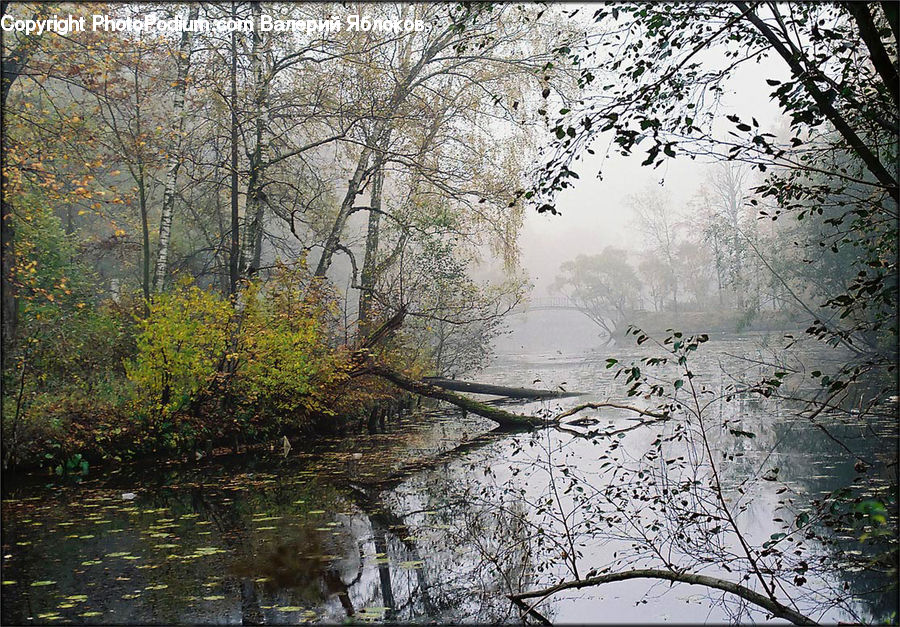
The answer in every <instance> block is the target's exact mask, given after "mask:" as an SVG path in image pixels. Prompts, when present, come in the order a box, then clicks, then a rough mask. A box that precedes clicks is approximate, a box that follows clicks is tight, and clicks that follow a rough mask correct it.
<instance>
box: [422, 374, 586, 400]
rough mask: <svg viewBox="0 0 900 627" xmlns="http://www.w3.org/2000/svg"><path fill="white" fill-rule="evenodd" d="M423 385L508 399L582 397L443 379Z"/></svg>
mask: <svg viewBox="0 0 900 627" xmlns="http://www.w3.org/2000/svg"><path fill="white" fill-rule="evenodd" d="M422 380H423V381H424V382H425V383H429V384H431V385H434V386H437V387H439V388H443V389H445V390H452V391H454V392H469V393H471V394H493V395H495V396H509V397H510V398H565V397H567V396H583V395H584V392H566V391H565V390H532V389H530V388H514V387H508V386H505V385H491V384H489V383H474V382H470V381H457V380H456V379H445V378H443V377H423V379H422Z"/></svg>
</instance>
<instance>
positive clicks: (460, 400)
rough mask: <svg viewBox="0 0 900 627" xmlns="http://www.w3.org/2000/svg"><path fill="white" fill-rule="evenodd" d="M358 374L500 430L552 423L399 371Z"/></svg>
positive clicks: (377, 367) (368, 370) (376, 368)
mask: <svg viewBox="0 0 900 627" xmlns="http://www.w3.org/2000/svg"><path fill="white" fill-rule="evenodd" d="M359 374H371V375H375V376H377V377H381V378H382V379H386V380H387V381H390V382H391V383H393V384H394V385H396V386H397V387H401V388H403V389H404V390H406V391H408V392H413V393H414V394H420V395H422V396H428V397H430V398H436V399H438V400H440V401H446V402H448V403H450V404H452V405H456V406H457V407H459V408H460V409H464V410H466V411H469V412H472V413H473V414H476V415H478V416H482V417H484V418H487V419H488V420H493V421H494V422H496V423H497V424H498V425H499V426H500V428H501V429H510V430H518V429H534V428H536V427H546V426H549V425H552V424H554V421H553V420H545V419H543V418H537V417H535V416H524V415H522V414H516V413H513V412H509V411H505V410H502V409H499V408H497V407H492V406H490V405H487V404H485V403H480V402H478V401H475V400H472V399H471V398H468V397H466V396H462V395H460V394H454V393H453V392H451V391H449V390H445V389H444V388H440V387H438V386H436V385H432V384H431V383H427V382H425V381H417V380H416V379H410V378H409V377H407V376H406V375H405V374H403V373H401V372H397V371H396V370H393V369H391V368H387V367H385V366H381V365H378V364H371V365H369V366H367V367H366V368H365V369H364V370H362V371H360V372H359Z"/></svg>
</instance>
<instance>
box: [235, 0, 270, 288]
mask: <svg viewBox="0 0 900 627" xmlns="http://www.w3.org/2000/svg"><path fill="white" fill-rule="evenodd" d="M252 9H253V22H254V24H257V26H258V24H259V20H260V14H261V8H260V5H259V4H258V3H254V4H253V5H252ZM250 55H251V57H250V60H251V72H252V74H253V83H254V104H255V107H254V110H255V112H256V121H255V133H254V135H255V138H254V139H255V145H254V147H253V153H252V154H251V155H250V176H249V178H248V180H247V203H246V206H245V208H244V240H243V244H242V246H241V276H243V277H249V276H251V275H252V274H253V273H255V272H256V271H257V270H259V266H260V260H261V257H262V235H263V228H262V227H263V209H264V207H263V198H264V195H263V193H262V182H263V175H264V169H265V166H266V163H265V158H266V150H265V137H264V135H265V130H266V113H265V111H266V100H267V99H268V87H267V83H266V81H265V80H264V77H263V64H262V58H261V57H262V37H261V36H260V35H259V28H258V27H257V28H255V29H254V31H253V47H252V49H251V52H250Z"/></svg>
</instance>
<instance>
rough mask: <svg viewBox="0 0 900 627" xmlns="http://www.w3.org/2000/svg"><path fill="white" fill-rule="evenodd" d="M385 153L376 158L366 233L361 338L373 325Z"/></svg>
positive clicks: (361, 304) (361, 286)
mask: <svg viewBox="0 0 900 627" xmlns="http://www.w3.org/2000/svg"><path fill="white" fill-rule="evenodd" d="M383 167H384V153H378V156H377V157H375V165H374V169H375V172H374V175H373V176H374V179H373V181H372V197H371V200H370V202H369V205H370V207H371V210H370V211H369V226H368V230H367V231H366V255H365V259H364V260H363V267H362V273H361V274H360V279H359V280H360V286H359V289H360V292H359V314H358V322H357V329H358V333H359V336H360V337H365V336H366V335H367V334H368V332H369V329H370V327H371V325H372V319H371V318H372V301H373V297H374V290H375V282H376V279H377V276H376V266H377V264H378V228H379V222H380V220H381V213H380V212H381V190H382V186H383V185H384V169H383Z"/></svg>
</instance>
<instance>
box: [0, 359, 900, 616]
mask: <svg viewBox="0 0 900 627" xmlns="http://www.w3.org/2000/svg"><path fill="white" fill-rule="evenodd" d="M739 348H740V347H739V346H738V345H735V344H727V343H720V345H719V346H718V347H717V350H716V351H712V352H711V353H710V356H709V357H708V358H707V359H706V361H704V362H702V364H701V365H700V366H698V367H697V372H698V373H699V375H700V376H703V377H706V379H707V381H708V382H709V384H710V385H719V386H725V385H728V384H729V382H730V380H731V379H730V378H729V376H728V375H727V374H723V372H726V373H727V372H728V368H727V367H726V368H725V369H724V371H723V368H722V366H723V360H724V361H727V359H726V358H723V355H724V354H726V353H729V352H736V351H737V350H738V349H739ZM638 354H639V353H637V352H632V353H631V354H630V355H629V354H628V353H627V351H622V354H620V355H619V357H620V358H621V360H622V361H625V360H627V359H629V358H630V357H633V356H637V355H638ZM605 357H606V356H605V355H604V356H603V357H602V358H601V357H600V356H597V357H584V358H581V359H571V358H570V359H566V360H557V361H550V362H541V361H540V360H535V359H533V358H529V359H527V360H516V359H510V360H508V361H507V362H505V363H503V364H497V365H496V366H495V367H494V368H493V369H492V370H491V371H490V372H489V373H488V375H487V377H490V378H491V379H493V380H495V381H497V382H498V383H508V384H515V383H521V382H522V381H532V380H534V379H541V380H542V381H543V386H544V387H550V386H552V385H556V384H561V383H563V382H567V383H568V385H569V387H572V388H576V387H577V388H579V389H589V390H594V398H604V397H605V396H606V395H607V394H608V393H609V391H610V390H612V389H614V387H615V385H616V384H615V382H614V381H612V378H611V377H612V373H611V372H610V371H609V370H607V369H606V368H605ZM724 365H725V366H728V365H730V366H732V367H738V366H739V362H729V363H725V364H724ZM732 372H733V370H732ZM487 377H485V378H487ZM582 400H583V399H582ZM573 402H574V401H573ZM553 409H554V408H553V407H551V406H548V405H542V404H540V403H531V404H526V405H524V406H523V408H522V411H539V410H545V411H551V410H553ZM791 409H792V408H791V407H788V406H787V405H786V404H785V403H784V402H774V401H772V402H766V403H758V402H756V401H755V400H754V399H750V398H747V399H738V400H737V401H736V402H734V403H731V404H727V405H725V406H723V407H722V408H721V409H720V411H721V412H726V413H723V414H721V415H718V416H717V419H718V420H720V421H721V420H726V419H729V420H730V419H734V420H735V421H738V422H735V424H736V425H739V426H740V427H741V428H743V429H747V430H752V431H753V432H754V433H755V434H756V437H755V438H752V439H750V438H745V439H738V440H735V438H733V437H729V436H728V434H727V433H725V432H723V433H717V434H713V435H714V437H713V441H714V445H715V447H716V449H717V450H718V451H719V452H720V453H721V454H723V455H725V456H726V458H725V460H726V461H725V462H724V463H723V464H722V466H721V467H722V469H723V482H724V483H726V484H727V485H728V486H729V490H734V491H735V492H734V498H735V499H736V500H735V508H736V511H737V510H741V511H742V513H741V514H740V516H741V523H742V525H744V526H745V527H746V528H747V529H748V534H749V536H750V537H751V539H752V540H753V541H754V542H756V543H761V542H763V541H765V540H766V539H767V538H768V536H769V535H770V534H772V533H774V532H775V530H776V529H777V528H778V525H777V524H776V523H775V522H773V519H772V518H773V513H772V512H774V511H776V510H777V509H778V508H779V507H782V504H780V503H779V501H781V500H784V499H785V498H786V495H787V496H791V495H793V496H795V497H796V500H797V502H801V501H803V500H808V498H809V497H812V498H817V497H821V496H823V495H827V493H829V492H830V491H832V490H834V489H835V488H837V487H840V486H844V485H853V483H854V480H857V479H858V478H859V476H860V472H859V471H858V470H857V469H856V468H855V467H854V463H853V460H852V459H850V460H848V457H847V455H846V451H845V450H843V449H842V448H841V446H840V445H839V444H838V443H837V442H836V441H835V439H834V438H837V439H838V440H840V441H842V442H843V441H847V442H852V443H853V446H854V450H856V451H857V452H858V454H859V455H861V456H864V457H865V458H866V459H869V460H870V462H871V466H870V467H869V468H867V470H866V472H867V473H869V474H868V475H867V476H870V477H871V476H873V475H875V476H880V477H881V480H883V481H886V480H888V479H890V475H889V474H888V475H882V474H880V473H885V472H887V471H886V466H885V464H884V463H883V462H879V459H881V457H880V456H882V455H883V453H884V451H892V450H894V448H893V441H891V440H886V439H881V438H876V437H872V433H871V431H872V430H874V431H875V432H876V433H879V434H884V433H893V432H894V430H895V425H893V424H892V421H891V420H889V419H888V418H885V424H881V425H878V424H876V425H868V426H866V427H865V428H864V429H861V428H860V427H859V426H858V425H850V424H844V423H840V422H839V421H838V422H836V423H835V424H827V427H828V430H829V432H830V435H831V436H834V437H829V436H827V435H826V434H825V433H823V432H822V430H821V429H819V428H817V427H814V426H812V425H810V424H809V423H808V422H804V421H803V420H798V419H796V418H794V417H793V416H794V414H793V412H792V411H791ZM728 412H731V413H728ZM629 418H630V417H629V416H627V415H618V414H603V415H602V416H601V417H600V423H599V424H598V425H597V426H598V427H604V426H606V425H607V423H611V424H612V425H614V426H619V427H621V426H622V425H623V424H627V423H623V421H626V420H628V419H629ZM488 428H489V425H487V424H485V423H484V422H481V421H479V420H477V419H474V418H471V417H469V418H466V419H463V418H461V417H460V416H459V415H457V414H453V413H446V414H434V415H432V416H430V417H429V418H428V419H427V420H426V419H422V418H421V417H407V418H405V419H404V422H402V423H399V424H394V425H391V426H390V429H391V432H390V433H388V434H381V435H376V436H359V437H358V438H356V439H353V440H341V441H334V442H327V443H325V444H323V445H322V446H320V447H317V448H316V449H312V450H306V451H304V452H301V453H298V454H293V455H291V456H290V457H288V458H287V459H280V458H279V457H277V456H268V455H260V456H258V457H252V456H244V457H241V458H236V459H218V460H216V461H214V462H209V463H206V464H204V465H200V466H179V465H168V466H164V467H161V468H145V469H140V468H131V469H127V470H126V469H122V470H120V471H119V472H112V473H110V474H107V475H105V476H103V477H100V478H94V479H91V480H89V481H86V482H85V483H84V484H82V485H78V486H67V487H54V488H47V489H41V488H38V487H35V486H33V485H32V486H30V487H28V488H27V489H22V490H20V491H19V492H12V493H10V494H8V495H7V498H5V499H4V501H3V523H4V524H3V528H2V536H3V537H2V541H3V604H2V620H3V623H5V624H10V623H12V624H19V623H26V622H30V623H52V622H76V623H78V622H81V623H84V622H87V623H208V622H225V623H245V624H272V623H282V624H296V623H300V622H342V621H345V620H348V619H349V620H352V621H396V622H427V621H439V622H487V623H490V622H518V621H519V620H520V614H521V610H520V608H517V607H516V606H514V605H513V604H511V603H510V602H509V600H508V599H507V596H506V595H508V594H511V593H514V592H518V591H522V590H527V589H533V588H537V587H540V586H543V585H547V584H548V583H553V582H556V581H559V580H560V579H563V578H572V577H573V576H574V575H575V571H578V575H580V576H585V575H586V574H587V573H588V572H589V571H590V570H591V569H593V568H598V567H601V566H604V565H610V564H615V563H616V562H619V563H620V564H640V563H642V562H641V560H643V559H645V555H644V554H643V553H641V552H640V551H639V550H638V548H637V547H635V546H634V543H633V537H632V536H633V535H634V534H635V533H636V529H642V530H644V531H647V530H652V529H653V528H654V524H655V523H656V522H658V521H660V520H661V518H660V516H659V514H658V513H656V511H655V510H652V509H650V508H648V509H646V510H644V511H641V510H640V509H639V508H637V507H635V508H633V509H631V510H626V511H616V510H615V509H614V508H611V506H610V505H609V503H606V504H602V503H600V504H598V505H597V506H596V508H594V509H590V508H588V509H583V508H582V509H578V507H576V505H577V502H576V500H575V498H574V496H575V495H576V493H575V492H572V491H570V492H569V493H566V490H567V489H570V483H569V477H567V476H563V475H559V474H557V475H555V476H552V477H551V476H550V475H548V467H547V466H546V464H544V463H543V461H544V460H546V458H547V456H548V455H552V456H553V458H554V459H560V460H566V461H567V462H568V463H569V465H570V466H571V467H572V468H574V469H577V470H578V472H579V473H581V474H582V475H583V476H585V477H588V478H589V479H588V480H589V482H591V483H592V484H594V485H598V486H602V485H608V484H609V482H610V480H611V478H612V477H613V474H612V473H614V472H615V465H607V466H604V465H603V464H604V463H606V462H607V461H610V460H612V459H613V458H614V457H615V456H614V455H613V456H612V457H611V456H610V451H609V449H613V453H615V454H617V455H619V454H621V458H620V459H619V460H618V461H619V463H620V465H622V467H626V466H627V465H628V463H630V462H628V459H627V458H628V457H629V456H631V457H632V458H633V457H634V456H636V455H640V454H643V452H644V451H646V450H647V449H648V447H649V445H650V444H651V441H652V440H653V438H655V437H657V436H658V435H660V434H661V433H666V432H669V433H670V432H671V431H666V429H669V430H670V429H671V428H672V426H671V425H665V426H663V425H660V428H659V429H656V428H654V429H647V430H636V431H633V432H629V433H628V435H627V437H624V438H621V439H619V438H616V439H615V441H616V442H618V444H615V445H614V446H613V445H610V444H609V443H608V442H605V441H604V442H602V443H598V444H594V443H591V442H590V441H588V440H584V439H579V438H573V437H571V436H570V435H568V434H564V433H559V432H549V431H545V432H540V433H537V434H517V435H502V436H499V437H498V436H496V435H488V436H484V437H476V438H471V437H470V436H469V434H472V433H478V432H483V431H485V430H486V429H488ZM295 449H302V446H301V445H300V444H299V443H298V444H297V445H296V446H295ZM617 451H618V452H617ZM773 468H778V469H779V470H778V477H777V478H778V481H771V482H770V481H766V480H763V479H762V478H763V476H764V475H765V474H766V473H769V472H771V471H772V469H773ZM893 472H896V466H894V467H893ZM616 476H619V475H616ZM751 479H753V480H751ZM554 482H555V486H554ZM10 484H11V482H10V481H7V482H6V486H7V487H10ZM865 484H866V485H868V486H871V485H872V482H871V481H870V480H867V481H866V482H865ZM649 486H650V483H649V479H648V480H646V481H644V482H643V483H639V484H625V485H624V486H623V490H625V491H626V492H627V491H628V490H645V491H646V490H648V489H649ZM751 486H752V489H751ZM781 486H784V487H787V489H788V492H782V493H779V492H778V490H780V489H781ZM738 488H741V489H743V490H744V493H743V494H741V493H740V492H738V491H737V489H738ZM572 490H574V488H572ZM125 492H134V493H136V494H137V497H136V498H135V499H134V500H125V499H123V498H122V494H123V493H125ZM554 492H555V493H556V496H554ZM35 494H37V496H34V495H35ZM634 502H635V504H638V503H639V500H638V499H635V501H634ZM791 513H792V514H794V515H796V512H793V511H792V512H791ZM714 524H715V523H709V525H710V527H712V526H714ZM670 531H671V530H670ZM625 532H627V533H625ZM567 535H568V536H570V537H569V538H567V537H566V536H567ZM833 535H834V537H835V538H836V540H837V541H836V543H835V544H834V545H833V546H830V547H824V546H820V545H819V544H817V543H816V542H812V541H811V542H810V546H809V547H808V548H809V551H811V552H812V553H814V554H815V555H817V556H818V557H821V558H823V560H824V561H823V562H821V564H822V566H821V568H819V567H817V568H812V567H811V568H810V571H815V572H814V573H813V572H811V574H809V575H806V577H807V578H808V579H809V580H810V582H813V581H814V579H813V576H816V577H818V579H816V580H815V583H816V586H815V592H816V593H820V592H823V591H826V590H827V589H833V590H836V591H838V592H840V593H842V594H843V595H844V596H845V597H847V598H848V599H849V600H848V602H847V604H846V606H845V607H843V608H842V607H835V608H830V609H828V610H827V611H826V612H825V613H824V614H823V618H824V619H825V620H830V621H834V620H848V619H849V620H852V619H853V618H854V616H855V615H857V616H860V617H862V618H876V619H877V618H881V617H884V616H886V615H887V614H889V613H890V612H891V611H894V610H895V609H896V603H895V602H893V601H892V600H891V599H890V597H887V596H885V595H883V594H881V595H879V594H877V593H871V592H870V591H871V590H873V589H878V588H879V587H880V586H882V585H883V584H884V578H879V577H878V576H877V574H873V573H872V572H868V571H867V572H864V573H854V572H852V571H849V570H846V569H845V570H842V569H840V568H835V563H834V561H833V559H832V558H834V557H835V556H837V555H840V554H842V553H846V552H847V551H853V550H856V549H855V548H854V547H856V546H857V545H858V544H859V543H858V535H856V536H854V535H852V534H851V533H850V532H849V531H847V530H843V531H842V530H840V529H835V530H833ZM709 537H712V535H710V536H709ZM701 540H703V538H702V537H692V538H687V539H686V540H685V543H684V544H685V545H690V544H691V543H694V545H696V544H697V543H698V542H700V541H701ZM694 548H696V546H695V547H694ZM707 548H709V549H710V550H711V553H712V554H714V555H717V556H719V557H720V558H721V557H722V556H725V555H727V554H728V553H729V552H733V547H731V546H728V545H727V543H726V544H725V545H716V546H713V547H707ZM712 549H715V550H712ZM716 551H718V553H716ZM671 559H674V558H671ZM829 560H831V561H829ZM705 568H707V569H708V571H707V572H716V569H720V568H721V564H709V565H706V566H705ZM811 585H812V584H811V583H810V586H811ZM807 587H809V586H807ZM721 601H722V600H721V599H719V598H717V597H715V596H714V595H710V594H709V593H707V592H706V591H705V590H703V589H699V588H692V587H686V586H675V587H674V588H671V589H670V587H669V586H668V584H665V585H662V586H660V585H654V584H652V583H647V582H623V583H620V584H616V585H614V586H611V587H609V588H604V589H597V590H590V591H582V592H579V593H577V594H570V595H561V596H560V597H559V598H554V599H553V600H552V601H551V602H550V603H549V604H545V605H543V606H541V612H542V613H543V614H544V615H545V616H546V617H547V618H550V619H552V620H569V621H592V622H593V621H611V622H624V621H642V620H645V619H646V617H647V614H646V613H645V612H644V611H642V610H639V609H636V607H635V606H636V605H642V606H643V605H644V604H647V605H649V606H651V607H652V611H653V614H652V615H653V617H655V618H658V619H665V618H669V619H671V620H676V621H680V622H690V621H694V622H700V621H708V620H712V621H722V620H729V619H730V618H733V617H734V615H733V614H732V612H733V611H734V607H733V606H732V605H729V604H723V603H722V602H721ZM813 601H815V599H810V602H813ZM743 616H744V618H747V617H751V618H753V619H754V620H763V619H764V618H765V617H764V616H763V615H762V614H759V613H753V614H749V615H747V614H744V615H743Z"/></svg>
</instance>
